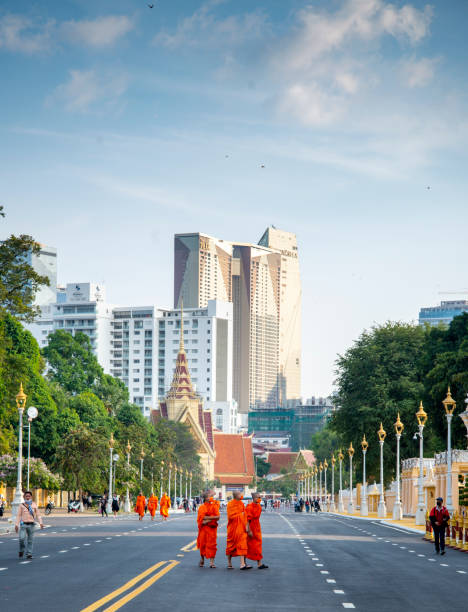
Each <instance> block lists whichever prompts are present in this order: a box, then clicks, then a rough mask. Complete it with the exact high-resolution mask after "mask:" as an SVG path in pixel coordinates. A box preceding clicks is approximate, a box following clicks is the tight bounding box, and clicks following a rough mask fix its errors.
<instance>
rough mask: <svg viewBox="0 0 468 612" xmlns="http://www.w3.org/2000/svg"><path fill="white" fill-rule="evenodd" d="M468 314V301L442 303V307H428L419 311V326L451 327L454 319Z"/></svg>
mask: <svg viewBox="0 0 468 612" xmlns="http://www.w3.org/2000/svg"><path fill="white" fill-rule="evenodd" d="M464 312H468V300H449V301H444V302H441V303H440V306H428V307H425V308H421V310H420V311H419V325H425V324H426V323H427V324H429V325H431V326H432V327H437V325H445V326H447V327H448V326H449V325H450V322H451V321H452V319H453V318H454V317H458V316H459V315H461V314H463V313H464Z"/></svg>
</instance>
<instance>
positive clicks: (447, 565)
mask: <svg viewBox="0 0 468 612" xmlns="http://www.w3.org/2000/svg"><path fill="white" fill-rule="evenodd" d="M440 566H441V567H449V564H448V563H441V564H440Z"/></svg>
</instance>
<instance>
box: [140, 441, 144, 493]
mask: <svg viewBox="0 0 468 612" xmlns="http://www.w3.org/2000/svg"><path fill="white" fill-rule="evenodd" d="M144 459H145V451H144V450H143V448H142V449H141V452H140V487H143V461H144Z"/></svg>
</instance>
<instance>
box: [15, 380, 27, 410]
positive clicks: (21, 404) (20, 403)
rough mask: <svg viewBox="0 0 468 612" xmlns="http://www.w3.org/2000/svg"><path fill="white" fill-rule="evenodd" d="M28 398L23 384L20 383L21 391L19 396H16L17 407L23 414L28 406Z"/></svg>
mask: <svg viewBox="0 0 468 612" xmlns="http://www.w3.org/2000/svg"><path fill="white" fill-rule="evenodd" d="M27 397H28V396H27V395H26V394H25V392H24V391H23V383H20V390H19V393H18V395H17V396H16V407H17V408H18V410H19V411H20V412H23V410H24V408H25V406H26V398H27Z"/></svg>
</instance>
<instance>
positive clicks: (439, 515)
mask: <svg viewBox="0 0 468 612" xmlns="http://www.w3.org/2000/svg"><path fill="white" fill-rule="evenodd" d="M443 501H444V500H443V499H442V497H438V498H437V499H436V502H437V506H434V508H432V510H431V512H430V514H429V519H430V521H431V525H432V529H433V530H434V544H435V549H436V553H437V554H439V552H440V554H441V555H445V530H446V529H447V523H448V521H449V520H450V514H449V511H448V510H447V508H446V507H445V506H443V505H442V502H443Z"/></svg>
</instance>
